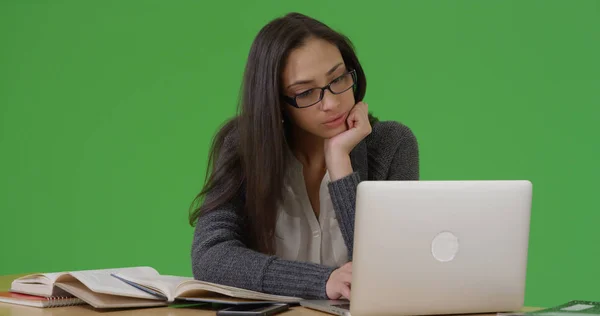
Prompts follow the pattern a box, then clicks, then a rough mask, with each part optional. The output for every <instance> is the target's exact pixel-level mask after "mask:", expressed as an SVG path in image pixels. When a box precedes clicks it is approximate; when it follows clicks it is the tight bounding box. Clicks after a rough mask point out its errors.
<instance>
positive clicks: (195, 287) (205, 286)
mask: <svg viewBox="0 0 600 316" xmlns="http://www.w3.org/2000/svg"><path fill="white" fill-rule="evenodd" d="M201 290H204V291H209V292H213V293H219V294H222V295H227V296H230V297H235V298H243V299H250V300H264V301H274V302H281V303H293V302H299V301H300V300H301V298H298V297H291V296H281V295H273V294H266V293H261V292H256V291H251V290H247V289H242V288H237V287H232V286H227V285H221V284H215V283H209V282H203V281H199V280H194V279H193V278H187V279H186V280H183V281H182V282H181V283H180V284H179V287H178V289H177V292H176V293H175V296H176V297H186V298H189V297H191V296H194V295H197V293H201Z"/></svg>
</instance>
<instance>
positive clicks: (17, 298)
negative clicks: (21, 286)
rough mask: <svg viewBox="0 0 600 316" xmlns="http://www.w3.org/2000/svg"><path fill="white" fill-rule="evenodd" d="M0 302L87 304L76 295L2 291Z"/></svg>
mask: <svg viewBox="0 0 600 316" xmlns="http://www.w3.org/2000/svg"><path fill="white" fill-rule="evenodd" d="M0 302H3V303H9V304H17V305H25V306H33V307H41V308H46V307H62V306H71V305H80V304H85V302H84V301H83V300H81V299H79V298H76V297H66V296H51V297H44V296H35V295H28V294H21V293H13V292H0Z"/></svg>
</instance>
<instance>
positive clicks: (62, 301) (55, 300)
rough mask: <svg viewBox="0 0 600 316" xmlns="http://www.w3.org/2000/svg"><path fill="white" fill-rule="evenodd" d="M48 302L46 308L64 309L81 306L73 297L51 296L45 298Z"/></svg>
mask: <svg viewBox="0 0 600 316" xmlns="http://www.w3.org/2000/svg"><path fill="white" fill-rule="evenodd" d="M46 299H47V300H48V302H49V303H48V307H65V306H74V305H81V304H83V301H82V300H81V299H79V298H77V297H73V296H51V297H47V298H46Z"/></svg>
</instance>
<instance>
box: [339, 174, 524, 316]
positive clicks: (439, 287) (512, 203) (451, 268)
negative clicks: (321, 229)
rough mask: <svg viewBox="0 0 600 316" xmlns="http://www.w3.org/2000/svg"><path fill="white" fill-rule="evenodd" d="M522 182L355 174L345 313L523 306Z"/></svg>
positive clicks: (355, 315)
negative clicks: (366, 178) (374, 178)
mask: <svg viewBox="0 0 600 316" xmlns="http://www.w3.org/2000/svg"><path fill="white" fill-rule="evenodd" d="M531 197H532V185H531V183H530V182H529V181H363V182H361V183H360V184H359V185H358V188H357V199H356V217H355V233H354V258H353V264H352V270H353V271H352V274H353V276H352V292H351V302H352V304H351V310H350V311H351V314H352V315H353V316H360V315H431V314H452V313H485V312H499V311H515V310H519V309H521V308H522V306H523V301H524V291H525V274H526V266H527V251H528V241H529V222H530V209H531Z"/></svg>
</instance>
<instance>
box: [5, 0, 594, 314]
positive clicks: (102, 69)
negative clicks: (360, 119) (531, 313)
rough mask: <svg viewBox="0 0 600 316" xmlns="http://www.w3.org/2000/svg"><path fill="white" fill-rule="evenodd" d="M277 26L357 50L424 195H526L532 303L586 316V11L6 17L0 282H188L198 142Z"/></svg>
mask: <svg viewBox="0 0 600 316" xmlns="http://www.w3.org/2000/svg"><path fill="white" fill-rule="evenodd" d="M289 11H299V12H302V13H305V14H308V15H311V16H313V17H315V18H318V19H321V20H322V21H324V22H325V23H327V24H329V25H330V26H331V27H333V28H334V29H336V30H339V31H341V32H343V33H345V34H346V35H348V36H349V37H350V38H351V39H352V40H353V42H354V43H355V45H356V47H357V53H358V55H359V58H360V60H361V62H362V63H363V66H364V68H365V71H366V74H367V79H368V89H367V96H366V101H367V102H368V103H369V105H370V109H371V110H373V112H374V114H375V115H376V116H378V117H379V118H380V119H383V120H397V121H401V122H403V123H405V124H407V125H408V126H409V127H411V128H412V129H413V131H414V132H415V134H416V135H417V138H418V140H419V143H420V150H421V174H422V179H423V180H470V179H484V180H487V179H528V180H531V181H532V182H533V184H534V199H533V209H532V221H531V241H530V251H529V254H530V255H529V264H528V275H527V292H526V304H527V305H529V306H550V305H555V304H559V303H562V302H564V301H566V300H570V299H589V300H600V285H599V284H600V277H598V267H600V233H599V230H598V227H599V225H598V223H599V222H600V212H599V211H600V208H599V206H598V205H599V203H598V201H599V200H598V196H599V193H598V188H599V186H598V179H599V178H600V167H599V162H600V146H599V142H598V137H599V136H600V133H599V132H598V128H599V123H600V110H599V109H600V61H599V60H600V58H599V56H600V2H599V1H585V0H580V1H567V0H565V1H366V2H365V1H360V0H346V1H314V0H304V1H233V2H232V1H226V2H220V3H219V2H211V3H205V2H204V1H149V0H148V1H141V0H140V1H134V0H130V1H114V0H112V1H75V0H73V1H20V0H5V1H1V2H0V151H1V152H0V210H1V212H2V213H1V218H0V243H1V255H0V257H1V259H0V274H14V273H25V272H34V271H41V272H47V271H64V270H71V269H95V268H109V267H122V266H132V265H150V266H153V267H155V268H157V269H158V270H159V271H160V272H161V273H165V274H179V275H188V276H189V275H191V267H190V244H191V239H192V232H193V230H192V228H191V227H190V226H189V225H188V224H187V209H188V206H189V204H190V202H191V201H192V199H193V198H194V196H195V195H196V193H197V192H198V191H199V190H200V188H201V185H202V183H203V180H204V172H205V170H206V161H207V154H208V148H209V145H210V140H211V138H212V137H213V135H214V133H215V131H216V129H217V128H218V127H219V126H220V124H221V123H222V122H223V121H224V120H225V119H227V118H228V117H231V116H232V115H234V114H235V111H236V102H237V95H238V91H239V87H240V83H241V76H242V73H243V68H244V65H245V60H246V56H247V53H248V50H249V47H250V44H251V42H252V40H253V38H254V36H255V35H256V33H257V32H258V31H259V29H260V28H261V27H262V26H263V25H264V24H265V23H267V22H268V21H270V20H271V19H273V18H275V17H277V16H280V15H283V14H285V13H286V12H289ZM506 234H511V227H506ZM498 238H503V236H498Z"/></svg>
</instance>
